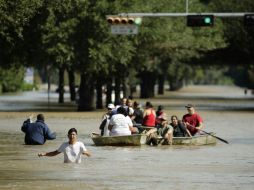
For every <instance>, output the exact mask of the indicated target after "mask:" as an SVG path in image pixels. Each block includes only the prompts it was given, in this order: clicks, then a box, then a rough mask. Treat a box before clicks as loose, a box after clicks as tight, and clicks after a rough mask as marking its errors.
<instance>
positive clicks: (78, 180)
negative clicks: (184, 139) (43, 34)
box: [0, 87, 254, 190]
mask: <svg viewBox="0 0 254 190" xmlns="http://www.w3.org/2000/svg"><path fill="white" fill-rule="evenodd" d="M229 92H230V95H229V94H228V93H229ZM19 97H20V96H19ZM195 97H196V98H195ZM6 99H7V98H6ZM14 99H15V98H14ZM4 100H5V99H4V98H3V97H1V98H0V101H1V102H0V105H1V110H4V109H5V107H4V106H7V107H8V105H9V104H12V105H15V102H13V101H12V100H11V99H10V98H9V99H8V101H4ZM140 101H141V102H145V101H146V100H140ZM190 101H191V103H193V102H194V103H195V104H196V105H197V111H198V112H199V113H200V115H201V116H202V117H203V119H204V120H205V125H206V128H205V130H206V131H214V132H216V134H217V136H219V137H221V138H223V139H226V140H227V141H229V144H225V143H223V142H220V141H218V143H217V145H213V146H198V147H197V146H160V147H149V146H141V147H110V146H108V147H96V146H94V145H93V142H92V141H91V139H90V138H89V134H90V133H91V132H98V125H99V122H100V117H101V115H102V113H103V112H102V110H100V111H96V112H86V113H84V112H83V113H80V112H53V111H50V112H43V113H44V114H45V116H46V122H47V123H48V125H49V127H50V128H51V130H52V131H56V132H57V139H56V140H53V141H47V142H46V144H45V145H42V146H28V145H24V144H23V139H24V134H23V133H22V132H21V131H20V126H21V124H22V122H23V120H24V119H25V118H26V117H27V116H28V115H30V114H31V113H32V112H31V109H28V110H29V111H27V110H24V111H22V109H23V108H24V107H25V106H24V105H23V104H22V103H20V102H18V104H17V108H16V110H19V111H18V112H17V111H15V110H14V108H13V109H10V107H8V109H6V110H7V112H5V111H2V112H0V119H1V123H0V189H1V190H4V189H8V190H9V189H54V190H58V189H59V190H60V189H61V190H65V189H75V190H76V189H80V190H81V189H82V190H83V189H89V190H90V189H91V190H93V189H96V190H97V189H105V190H114V189H115V190H118V189H123V190H129V189H137V190H139V189H161V190H164V189H165V190H168V189H175V190H182V189H191V190H192V189H193V190H199V189H200V190H201V189H202V190H203V189H207V190H214V189H218V190H224V189H225V190H228V189H230V190H238V189H242V190H248V189H249V190H252V189H254V148H253V145H254V125H253V118H254V117H253V113H254V111H253V108H254V99H253V97H252V95H247V96H246V95H243V91H242V89H239V88H233V87H223V88H219V87H211V88H208V87H205V88H204V87H200V88H199V87H193V88H190V89H189V88H185V89H183V90H182V91H181V94H179V92H178V93H174V94H173V95H172V98H171V99H168V98H166V97H160V98H157V99H151V102H154V104H155V105H158V104H159V103H160V104H165V105H166V112H167V114H168V115H169V116H170V115H172V114H176V115H178V116H182V115H183V114H184V113H185V111H186V110H185V109H184V107H183V105H184V104H186V103H187V102H190ZM25 104H26V105H29V106H31V105H32V103H31V102H25ZM35 104H36V101H35ZM37 113H38V110H37V111H36V112H35V114H37ZM71 127H76V128H77V130H78V134H79V140H81V141H83V142H84V143H85V145H86V147H87V149H88V150H89V151H90V152H91V153H92V157H89V158H87V157H84V159H83V162H82V163H81V164H64V163H63V155H62V154H60V155H57V156H55V157H42V158H39V157H38V156H37V154H38V153H39V152H44V151H53V150H56V149H57V148H58V147H59V146H60V144H61V143H62V142H64V141H67V136H66V133H67V131H68V129H69V128H71Z"/></svg>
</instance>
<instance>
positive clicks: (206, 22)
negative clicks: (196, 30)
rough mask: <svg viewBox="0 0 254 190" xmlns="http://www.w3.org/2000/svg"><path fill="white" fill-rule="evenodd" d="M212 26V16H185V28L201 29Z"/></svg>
mask: <svg viewBox="0 0 254 190" xmlns="http://www.w3.org/2000/svg"><path fill="white" fill-rule="evenodd" d="M213 24H214V16H213V15H187V26H190V27H200V26H201V27H202V26H213Z"/></svg>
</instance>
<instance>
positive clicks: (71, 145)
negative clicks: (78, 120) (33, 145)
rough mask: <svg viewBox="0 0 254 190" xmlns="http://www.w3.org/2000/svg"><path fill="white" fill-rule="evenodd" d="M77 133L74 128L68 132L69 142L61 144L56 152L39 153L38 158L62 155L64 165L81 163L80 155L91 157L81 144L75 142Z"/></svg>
mask: <svg viewBox="0 0 254 190" xmlns="http://www.w3.org/2000/svg"><path fill="white" fill-rule="evenodd" d="M77 135H78V132H77V130H76V129H75V128H71V129H70V130H69V131H68V138H69V141H68V142H65V143H63V144H62V145H61V146H60V147H59V148H58V149H57V150H55V151H53V152H46V153H39V154H38V156H39V157H41V156H56V155H58V154H60V153H64V163H81V160H82V157H81V155H82V154H83V155H86V156H88V157H90V156H91V154H90V152H88V151H87V149H86V147H85V145H84V143H83V142H80V141H77Z"/></svg>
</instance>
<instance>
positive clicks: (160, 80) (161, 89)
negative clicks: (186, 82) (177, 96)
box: [158, 75, 165, 95]
mask: <svg viewBox="0 0 254 190" xmlns="http://www.w3.org/2000/svg"><path fill="white" fill-rule="evenodd" d="M164 82H165V77H164V75H159V77H158V83H159V84H158V94H161V95H163V94H164Z"/></svg>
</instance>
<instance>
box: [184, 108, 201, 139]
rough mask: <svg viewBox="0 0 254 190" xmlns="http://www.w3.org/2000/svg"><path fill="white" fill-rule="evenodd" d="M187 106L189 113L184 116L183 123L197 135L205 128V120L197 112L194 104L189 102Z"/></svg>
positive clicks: (192, 133)
mask: <svg viewBox="0 0 254 190" xmlns="http://www.w3.org/2000/svg"><path fill="white" fill-rule="evenodd" d="M185 107H186V108H187V111H188V113H187V114H185V115H184V116H183V123H184V124H185V126H186V128H187V129H188V130H189V132H190V133H191V135H195V134H197V133H198V131H199V130H200V129H202V128H203V120H202V118H201V117H200V116H199V115H198V114H197V113H196V111H195V108H194V106H193V105H192V104H188V105H186V106H185Z"/></svg>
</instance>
